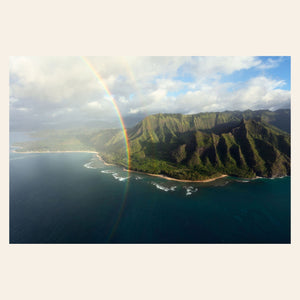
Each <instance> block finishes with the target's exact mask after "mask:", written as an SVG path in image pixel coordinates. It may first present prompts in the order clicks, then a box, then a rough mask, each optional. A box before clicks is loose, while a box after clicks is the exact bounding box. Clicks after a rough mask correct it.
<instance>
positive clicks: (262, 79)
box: [10, 57, 290, 127]
mask: <svg viewBox="0 0 300 300" xmlns="http://www.w3.org/2000/svg"><path fill="white" fill-rule="evenodd" d="M89 60H90V62H91V63H92V65H93V68H94V69H95V70H96V71H97V72H98V74H99V75H100V76H101V78H102V79H101V81H100V80H99V78H97V76H96V74H95V73H94V71H93V70H92V69H91V68H90V67H89V66H88V65H87V64H86V63H85V62H84V60H82V59H81V58H79V57H11V58H10V111H11V121H16V120H17V119H18V120H21V119H22V118H26V120H29V119H30V116H31V117H32V120H34V122H36V123H37V127H38V123H39V122H41V123H43V122H44V123H46V122H50V121H51V122H55V120H56V119H57V120H59V119H61V120H63V119H65V120H78V122H79V123H80V120H82V121H87V120H89V119H91V120H95V119H99V120H101V119H102V120H113V119H117V114H116V111H115V108H114V105H113V104H112V100H111V96H110V95H109V94H107V92H106V91H105V88H108V89H109V91H110V93H111V94H112V95H113V97H114V99H115V100H116V102H117V103H118V106H119V109H120V111H121V113H122V115H123V116H126V115H133V114H135V115H137V114H142V113H143V114H150V113H158V112H174V113H198V112H201V111H221V110H235V109H248V108H249V109H262V108H264V109H268V108H270V109H276V108H280V107H287V106H289V104H290V91H287V90H284V89H283V88H284V85H285V82H284V81H283V80H274V79H270V78H268V77H266V76H256V77H254V78H250V79H249V80H248V81H246V82H239V83H237V82H228V83H222V82H221V80H220V79H221V78H222V76H224V75H229V74H232V73H234V72H236V71H239V70H248V69H251V68H255V69H256V70H262V71H260V72H263V71H264V70H266V69H271V68H275V67H276V66H277V65H278V64H279V63H280V61H281V58H279V59H277V58H274V59H273V58H272V59H269V60H267V61H265V62H262V60H260V59H259V58H256V57H90V58H89ZM185 75H187V76H188V78H189V80H187V81H185V80H183V79H184V76H185ZM103 83H104V84H105V88H104V87H103ZM25 114H26V116H25Z"/></svg>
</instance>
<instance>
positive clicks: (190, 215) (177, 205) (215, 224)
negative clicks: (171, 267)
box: [9, 133, 291, 243]
mask: <svg viewBox="0 0 300 300" xmlns="http://www.w3.org/2000/svg"><path fill="white" fill-rule="evenodd" d="M25 140H28V136H26V135H24V134H23V133H11V134H10V144H11V145H12V144H13V143H14V142H18V141H25ZM10 150H13V148H12V147H11V148H10ZM9 178H10V187H9V188H10V199H9V201H10V210H9V215H10V226H9V228H10V243H290V239H291V237H290V196H291V195H290V177H284V178H276V179H255V180H243V179H237V178H229V177H227V178H222V179H219V180H216V181H214V182H210V183H181V182H176V181H167V180H165V179H161V178H156V177H151V176H148V175H141V174H137V173H130V174H128V173H127V172H126V171H123V169H122V168H121V167H117V166H106V165H104V163H103V162H102V161H99V160H98V159H97V157H96V155H95V154H92V153H40V154H38V153H32V154H22V153H13V152H12V151H10V174H9Z"/></svg>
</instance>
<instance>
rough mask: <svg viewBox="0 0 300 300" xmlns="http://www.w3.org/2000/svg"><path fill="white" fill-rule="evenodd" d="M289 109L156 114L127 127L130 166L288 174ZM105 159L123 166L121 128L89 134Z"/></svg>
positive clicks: (189, 172)
mask: <svg viewBox="0 0 300 300" xmlns="http://www.w3.org/2000/svg"><path fill="white" fill-rule="evenodd" d="M289 114H290V111H289V110H281V111H276V112H270V111H245V112H223V113H201V114H196V115H181V114H157V115H152V116H148V117H146V118H145V119H144V120H143V121H141V122H140V123H138V124H137V125H136V126H135V127H134V128H132V129H129V130H128V138H129V145H130V160H131V164H130V168H131V169H132V170H137V171H143V172H148V173H154V174H164V175H167V176H170V177H174V178H178V179H188V180H201V179H207V178H212V177H216V176H219V175H221V174H228V175H231V176H238V177H256V176H262V177H276V176H284V175H289V174H290V135H289V134H288V133H287V132H285V131H283V130H280V129H279V128H277V127H275V126H274V125H277V126H279V127H281V128H282V129H285V130H287V131H288V130H290V127H289ZM93 145H94V147H95V148H96V149H97V150H98V151H99V152H100V153H101V154H102V155H103V157H104V159H106V160H108V161H110V162H115V163H119V164H122V165H124V166H126V162H127V161H126V155H125V148H124V142H123V136H122V133H121V132H120V131H119V132H118V133H117V134H115V135H114V136H113V138H109V137H108V136H105V134H104V133H102V134H100V135H98V136H97V137H94V138H93Z"/></svg>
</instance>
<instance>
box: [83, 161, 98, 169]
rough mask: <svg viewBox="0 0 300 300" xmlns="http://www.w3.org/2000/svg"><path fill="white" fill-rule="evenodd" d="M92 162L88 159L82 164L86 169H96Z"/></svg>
mask: <svg viewBox="0 0 300 300" xmlns="http://www.w3.org/2000/svg"><path fill="white" fill-rule="evenodd" d="M92 164H93V162H92V161H90V162H88V163H86V164H84V165H83V166H84V167H85V168H87V169H96V168H95V167H93V166H92Z"/></svg>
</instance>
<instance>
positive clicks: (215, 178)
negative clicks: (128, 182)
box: [123, 168, 228, 182]
mask: <svg viewBox="0 0 300 300" xmlns="http://www.w3.org/2000/svg"><path fill="white" fill-rule="evenodd" d="M123 170H124V171H129V172H134V173H139V174H144V175H149V176H154V177H159V178H163V179H166V180H172V181H179V182H212V181H215V180H217V179H220V178H224V177H227V176H228V175H225V174H223V175H221V176H218V177H214V178H210V179H204V180H185V179H177V178H172V177H168V176H165V175H159V174H151V173H145V172H140V171H133V170H127V169H125V168H124V169H123Z"/></svg>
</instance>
